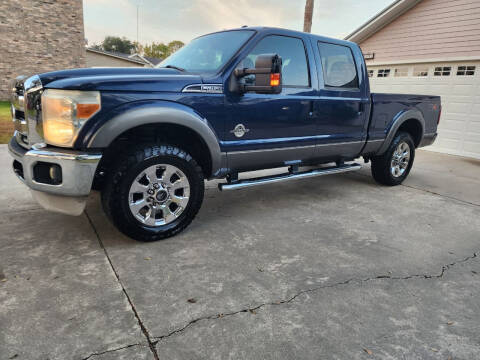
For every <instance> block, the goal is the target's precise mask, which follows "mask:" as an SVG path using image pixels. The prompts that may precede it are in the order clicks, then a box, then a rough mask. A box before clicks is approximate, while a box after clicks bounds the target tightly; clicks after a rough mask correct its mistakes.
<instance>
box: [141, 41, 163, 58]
mask: <svg viewBox="0 0 480 360" xmlns="http://www.w3.org/2000/svg"><path fill="white" fill-rule="evenodd" d="M168 52H169V51H168V46H167V45H165V44H164V43H155V42H153V43H151V44H150V45H145V47H144V49H143V53H144V54H145V55H146V56H150V57H154V58H159V59H165V58H166V57H167V56H168Z"/></svg>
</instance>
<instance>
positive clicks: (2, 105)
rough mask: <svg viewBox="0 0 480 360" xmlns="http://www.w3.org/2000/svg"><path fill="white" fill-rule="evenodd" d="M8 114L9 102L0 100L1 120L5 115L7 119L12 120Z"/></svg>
mask: <svg viewBox="0 0 480 360" xmlns="http://www.w3.org/2000/svg"><path fill="white" fill-rule="evenodd" d="M10 115H11V114H10V102H8V101H0V119H1V120H2V121H3V120H4V118H5V117H6V118H7V119H8V120H12V117H11V116H10Z"/></svg>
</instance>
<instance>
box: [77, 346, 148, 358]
mask: <svg viewBox="0 0 480 360" xmlns="http://www.w3.org/2000/svg"><path fill="white" fill-rule="evenodd" d="M134 346H144V345H142V344H130V345H125V346H120V347H118V348H114V349H110V350H105V351H100V352H94V353H91V354H90V355H88V356H87V357H85V358H82V360H88V359H90V358H93V357H95V356H100V355H104V354H108V353H111V352H115V351H120V350H125V349H128V348H131V347H134Z"/></svg>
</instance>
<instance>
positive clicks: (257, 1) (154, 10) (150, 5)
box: [83, 0, 393, 45]
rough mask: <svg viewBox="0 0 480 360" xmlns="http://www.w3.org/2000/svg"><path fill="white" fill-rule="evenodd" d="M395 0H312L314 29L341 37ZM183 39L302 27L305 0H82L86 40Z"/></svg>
mask: <svg viewBox="0 0 480 360" xmlns="http://www.w3.org/2000/svg"><path fill="white" fill-rule="evenodd" d="M392 2H393V0H315V6H314V12H313V22H312V33H314V34H318V35H324V36H330V37H335V38H344V37H345V36H346V35H348V34H350V33H351V32H352V31H353V30H355V29H356V28H358V27H359V26H360V25H362V24H363V23H364V22H366V21H367V20H368V19H370V18H371V17H372V16H374V15H375V14H377V13H378V12H379V11H381V10H382V9H383V8H385V7H387V6H388V5H389V4H391V3H392ZM137 5H139V16H138V18H139V41H140V43H142V44H147V43H151V42H170V41H172V40H181V41H183V42H184V43H187V42H189V41H190V40H191V39H193V38H195V37H197V36H199V35H203V34H206V33H209V32H213V31H218V30H223V29H231V28H236V27H240V26H242V25H249V26H275V27H282V28H287V29H292V30H300V31H301V30H302V29H303V13H304V9H305V0H83V11H84V21H85V37H86V38H87V40H88V44H89V45H93V44H96V43H100V42H102V40H103V39H104V38H105V36H107V35H112V36H120V37H126V38H128V39H130V40H132V41H135V40H136V39H137Z"/></svg>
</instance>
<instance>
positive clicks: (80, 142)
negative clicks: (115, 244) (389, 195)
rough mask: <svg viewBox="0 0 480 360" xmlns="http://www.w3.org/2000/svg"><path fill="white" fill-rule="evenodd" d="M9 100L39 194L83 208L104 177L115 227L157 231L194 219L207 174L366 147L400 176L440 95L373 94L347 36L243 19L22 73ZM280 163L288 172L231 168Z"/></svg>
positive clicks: (432, 121) (21, 169)
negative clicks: (149, 47) (75, 65)
mask: <svg viewBox="0 0 480 360" xmlns="http://www.w3.org/2000/svg"><path fill="white" fill-rule="evenodd" d="M12 114H13V119H14V122H15V129H16V131H15V135H14V137H13V138H12V139H11V141H10V144H9V151H10V153H11V155H12V156H13V158H14V161H13V170H14V172H15V173H16V174H17V175H18V177H19V178H20V179H22V181H24V182H25V184H26V185H27V186H28V187H29V188H30V189H31V190H32V193H33V196H34V198H36V200H37V201H38V202H39V203H40V204H41V205H43V206H44V207H45V208H46V209H48V210H54V211H59V212H63V213H67V214H72V215H79V214H81V213H82V212H83V210H84V207H85V202H86V197H87V195H88V194H89V193H90V191H91V190H92V189H96V190H100V191H101V195H102V196H101V197H102V203H103V207H104V209H105V212H106V213H107V214H108V216H109V218H110V219H111V220H112V221H113V223H114V224H115V225H116V226H117V227H118V228H119V229H120V230H121V231H122V232H124V233H125V234H127V235H129V236H131V237H133V238H135V239H138V240H142V241H152V240H158V239H162V238H166V237H169V236H172V235H175V234H177V233H179V232H180V231H182V230H183V229H185V228H186V227H187V226H188V224H189V223H190V222H191V221H192V220H193V218H194V217H195V215H196V214H197V212H198V210H199V209H200V206H201V204H202V200H203V195H204V180H205V179H221V178H225V179H226V182H224V183H221V184H220V185H219V188H220V189H221V190H227V189H237V188H242V187H246V186H253V185H258V184H269V183H272V182H277V181H283V180H290V179H296V178H304V177H310V176H317V175H325V174H333V173H340V172H346V171H351V170H356V169H359V168H360V165H358V164H356V163H351V161H353V160H354V159H356V158H358V157H363V158H364V160H365V161H371V162H372V166H371V169H372V174H373V177H374V178H375V180H376V181H377V182H379V183H381V184H385V185H398V184H400V183H401V182H402V181H403V180H404V179H405V178H406V177H407V175H408V173H409V172H410V169H411V167H412V164H413V159H414V155H415V149H416V148H418V147H421V146H426V145H429V144H432V143H433V141H434V140H435V138H436V132H437V124H438V121H439V119H440V98H439V97H438V96H419V95H388V94H371V93H370V88H369V82H368V76H367V69H366V66H365V62H364V59H363V56H362V52H361V50H360V48H359V47H358V46H357V45H356V44H354V43H351V42H347V41H342V40H335V39H330V38H325V37H322V36H317V35H312V34H307V33H301V32H295V31H289V30H284V29H275V28H265V27H243V28H240V29H234V30H229V31H221V32H216V33H212V34H208V35H205V36H201V37H199V38H196V39H194V40H193V41H192V42H191V43H190V44H188V45H186V46H184V47H183V48H182V49H180V50H179V51H177V52H176V53H174V54H173V55H171V56H170V57H168V58H167V59H165V60H164V61H163V62H161V63H160V64H159V66H158V67H157V68H154V69H146V68H108V69H105V68H103V69H75V70H65V71H56V72H50V73H45V74H39V75H34V76H31V77H28V78H27V77H19V78H17V79H15V81H14V83H13V85H12ZM325 164H332V165H331V166H326V165H325ZM312 165H313V166H315V165H318V166H316V167H314V169H313V170H312V169H311V166H312ZM320 165H322V166H320ZM304 166H309V167H310V169H309V170H302V168H301V167H304ZM275 167H288V172H286V173H284V174H280V175H276V176H270V177H258V178H253V179H246V180H239V178H238V173H239V172H245V171H252V170H259V169H267V168H275Z"/></svg>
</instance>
